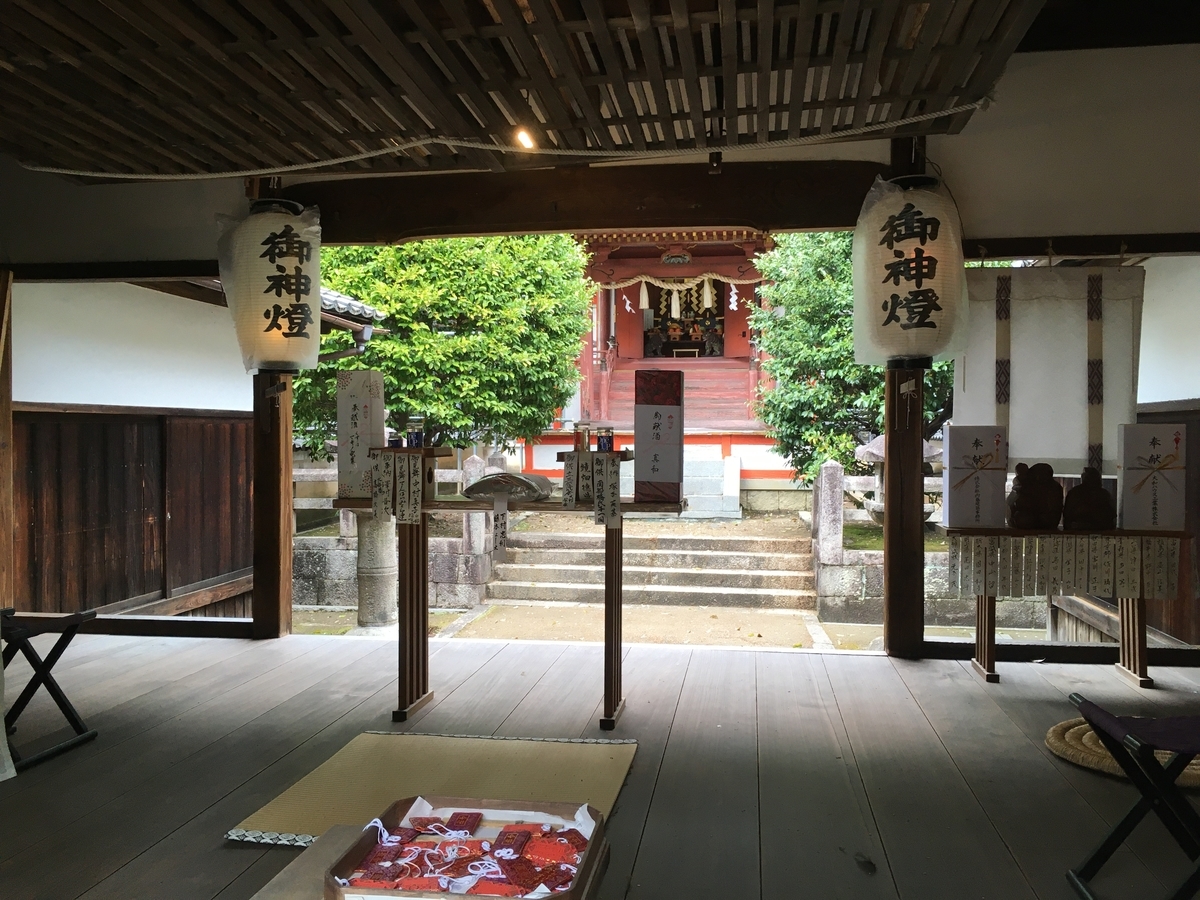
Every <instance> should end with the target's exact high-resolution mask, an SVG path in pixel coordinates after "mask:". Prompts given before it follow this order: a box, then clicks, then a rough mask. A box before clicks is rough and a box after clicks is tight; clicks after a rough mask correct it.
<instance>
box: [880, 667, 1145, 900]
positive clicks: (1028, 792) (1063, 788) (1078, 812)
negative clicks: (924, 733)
mask: <svg viewBox="0 0 1200 900" xmlns="http://www.w3.org/2000/svg"><path fill="white" fill-rule="evenodd" d="M893 665H894V667H895V668H896V670H897V671H898V672H899V673H900V677H901V678H903V679H904V682H905V685H906V686H907V687H908V689H909V691H910V692H911V693H912V695H913V697H914V699H915V700H916V701H917V703H918V704H919V705H920V707H921V709H922V711H923V712H924V714H925V717H926V718H927V719H928V720H929V722H930V723H931V724H932V725H933V728H934V730H935V731H936V732H937V735H938V737H939V738H940V739H941V742H942V745H943V746H944V747H945V748H946V751H947V752H948V753H949V754H950V757H951V759H952V760H953V761H954V764H955V766H956V767H957V768H958V771H959V773H960V774H961V775H962V777H963V778H964V779H965V780H966V782H967V785H968V786H969V788H970V790H971V792H972V793H973V794H974V795H975V799H976V800H978V801H979V804H980V805H981V806H982V807H983V810H984V812H985V813H986V814H987V817H988V819H989V820H991V823H992V825H993V826H994V827H995V829H996V831H997V832H998V833H999V835H1000V838H1001V839H1002V840H1003V841H1004V843H1005V845H1006V846H1007V847H1008V849H1009V851H1010V852H1011V853H1012V855H1013V857H1014V859H1015V860H1016V862H1017V865H1018V866H1020V868H1021V871H1022V872H1024V874H1025V877H1026V878H1027V879H1028V880H1029V883H1030V885H1031V886H1032V887H1033V889H1034V891H1035V892H1036V893H1037V895H1038V897H1041V898H1053V900H1071V898H1073V897H1074V896H1075V894H1074V892H1073V891H1072V890H1071V888H1070V886H1069V885H1068V884H1067V881H1066V878H1065V877H1064V873H1065V872H1066V870H1067V869H1068V868H1070V867H1071V866H1074V865H1078V864H1079V863H1080V862H1081V861H1082V860H1083V859H1084V858H1085V857H1086V856H1087V854H1088V853H1090V852H1091V851H1092V850H1093V849H1094V848H1095V845H1096V844H1097V837H1096V836H1097V835H1100V834H1103V833H1104V831H1105V829H1106V827H1107V825H1106V823H1105V821H1104V819H1102V818H1101V816H1100V815H1099V814H1098V813H1097V812H1096V811H1095V810H1094V809H1093V808H1092V807H1091V805H1089V804H1088V802H1087V801H1086V800H1085V799H1084V798H1083V796H1082V795H1080V793H1079V792H1078V791H1077V790H1076V789H1075V787H1074V786H1073V785H1072V783H1071V782H1070V781H1069V780H1068V779H1067V778H1066V777H1065V776H1064V775H1063V773H1062V772H1061V770H1060V769H1059V767H1058V766H1056V765H1054V764H1053V763H1052V762H1051V761H1050V760H1049V759H1047V758H1046V756H1045V755H1044V754H1043V753H1042V751H1041V748H1040V747H1039V745H1038V744H1035V743H1034V741H1033V740H1031V739H1030V737H1029V736H1027V735H1026V734H1025V733H1024V732H1023V731H1022V730H1021V729H1020V728H1018V727H1017V726H1016V724H1014V723H1013V721H1012V720H1011V719H1010V718H1009V717H1008V716H1007V715H1006V714H1005V713H1004V711H1003V710H1002V709H1001V708H1000V706H999V705H998V704H997V703H996V702H995V700H994V699H993V694H994V690H993V688H994V687H995V685H991V684H984V683H983V682H982V681H981V680H980V679H979V678H978V677H977V676H976V675H975V674H974V673H973V672H968V671H967V670H966V669H965V668H964V667H963V666H962V665H960V664H959V663H957V662H951V661H942V660H924V661H917V662H910V661H905V660H895V661H893ZM1097 884H1098V886H1099V887H1100V888H1101V889H1102V890H1103V891H1104V896H1106V897H1109V896H1111V897H1113V898H1129V900H1134V898H1139V897H1152V896H1154V895H1155V894H1156V893H1158V892H1159V891H1160V890H1161V886H1160V884H1159V882H1158V881H1157V880H1156V879H1155V878H1154V876H1153V875H1152V874H1151V873H1150V872H1149V870H1148V869H1147V868H1146V867H1145V865H1143V864H1142V862H1141V861H1140V860H1139V859H1138V858H1137V857H1136V856H1134V854H1133V853H1131V852H1130V851H1128V850H1122V851H1120V852H1119V853H1118V854H1117V855H1116V856H1115V857H1114V858H1113V860H1112V861H1111V862H1110V863H1109V865H1108V867H1107V868H1106V869H1105V871H1104V877H1103V879H1102V880H1100V881H1098V882H1097Z"/></svg>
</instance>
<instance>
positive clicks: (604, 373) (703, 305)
mask: <svg viewBox="0 0 1200 900" xmlns="http://www.w3.org/2000/svg"><path fill="white" fill-rule="evenodd" d="M575 237H576V239H577V240H578V241H579V242H580V243H581V244H582V245H583V246H584V249H585V250H586V251H587V252H588V255H589V258H590V260H591V263H590V266H589V268H588V276H589V277H590V278H591V279H592V281H593V282H595V283H596V285H597V286H598V287H599V290H598V291H597V293H596V297H595V300H594V302H593V304H592V328H591V331H590V332H589V333H588V334H587V335H585V336H584V339H583V347H582V349H581V351H580V354H579V371H580V374H581V376H582V377H581V383H580V389H579V395H578V397H577V399H576V401H575V402H574V403H573V404H572V405H571V406H570V407H568V408H567V409H565V410H563V413H562V420H563V424H564V425H565V426H566V427H565V428H564V429H563V431H562V433H551V434H548V435H546V436H545V437H544V438H543V439H542V440H541V441H540V442H539V443H538V444H537V445H533V446H529V447H527V448H526V459H525V466H524V468H525V470H526V471H536V472H541V473H542V474H546V475H550V476H553V475H560V474H561V464H558V463H556V462H555V458H554V454H555V453H556V452H557V451H558V450H561V449H562V445H563V444H565V443H569V441H570V436H569V431H570V428H571V424H572V423H574V422H586V423H589V424H590V425H591V426H592V427H593V428H595V427H604V426H607V427H611V428H612V429H613V431H614V436H615V440H616V443H617V446H618V447H621V446H629V445H630V444H631V443H632V441H633V382H634V373H635V372H637V371H638V370H639V369H678V370H682V371H683V373H684V423H685V439H684V442H685V454H684V464H685V473H684V474H685V479H684V480H685V484H684V492H685V494H688V495H691V496H690V497H689V500H690V503H689V507H690V508H691V509H692V510H693V512H695V513H696V514H697V515H700V514H702V513H703V514H715V515H737V514H738V512H739V511H740V503H741V501H742V499H743V498H744V496H745V492H746V491H748V490H749V491H753V490H755V489H758V490H764V489H765V490H768V491H776V490H787V489H789V488H790V487H791V481H790V480H791V477H792V471H791V469H790V468H789V467H788V465H787V463H786V461H785V460H784V459H783V457H781V456H780V455H779V454H778V453H777V452H776V451H775V449H774V442H773V441H772V440H771V438H770V437H768V435H767V432H766V426H764V425H763V423H762V422H760V421H759V420H758V419H757V418H756V416H755V401H756V398H757V396H758V392H759V390H760V387H762V386H765V383H764V382H765V378H766V376H765V375H764V374H763V373H762V368H761V359H760V354H759V350H758V348H757V346H756V342H755V340H754V333H753V330H752V328H751V327H750V314H751V311H752V310H753V309H755V308H756V307H757V306H758V304H759V296H758V286H759V284H760V283H761V282H762V275H761V274H760V273H759V271H758V269H757V268H756V267H755V263H754V260H755V257H756V256H757V255H758V254H759V253H762V252H764V251H766V250H769V249H771V247H772V241H771V237H770V235H769V234H767V233H765V232H761V231H754V230H751V229H736V228H732V229H721V230H714V231H629V232H583V233H579V234H576V235H575ZM718 475H720V476H721V477H722V478H723V479H724V498H723V501H722V502H721V503H719V504H718V503H717V502H716V501H715V500H714V499H713V497H711V496H710V497H707V498H706V497H702V496H698V495H697V494H696V491H689V484H688V482H689V481H692V482H693V483H694V484H695V485H700V484H702V483H709V484H711V481H712V479H714V478H716V477H717V476H718ZM702 479H703V482H702ZM734 482H736V486H735V484H734ZM710 489H711V488H710ZM714 496H715V495H714ZM734 498H736V499H734ZM718 506H720V508H719V509H718V508H717V507H718ZM735 506H737V507H738V510H735V509H734V507H735ZM704 507H709V508H708V509H704Z"/></svg>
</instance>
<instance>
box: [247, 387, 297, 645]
mask: <svg viewBox="0 0 1200 900" xmlns="http://www.w3.org/2000/svg"><path fill="white" fill-rule="evenodd" d="M291 630H292V376H291V375H288V374H282V373H279V372H266V373H259V374H258V375H255V376H254V636H255V637H256V638H273V637H282V636H283V635H285V634H290V633H291Z"/></svg>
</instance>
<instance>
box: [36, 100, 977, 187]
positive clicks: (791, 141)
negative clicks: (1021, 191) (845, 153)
mask: <svg viewBox="0 0 1200 900" xmlns="http://www.w3.org/2000/svg"><path fill="white" fill-rule="evenodd" d="M987 104H988V100H987V99H986V98H984V99H983V100H977V101H976V102H974V103H964V104H961V105H959V106H952V107H951V108H950V109H943V110H939V111H938V112H928V113H922V114H921V115H917V116H908V117H907V118H904V119H896V120H894V121H890V122H877V123H875V124H873V125H863V126H860V127H858V128H845V129H843V130H841V131H838V132H835V133H832V134H809V135H804V136H802V137H796V138H785V139H784V140H780V141H764V142H763V143H761V144H754V145H753V147H754V149H756V150H758V149H761V150H774V149H779V148H781V147H803V146H808V145H810V144H832V143H837V142H839V141H843V140H846V139H847V138H852V137H858V136H859V135H863V134H873V133H875V132H879V131H891V130H892V129H896V128H901V127H903V126H905V125H913V124H915V123H917V122H927V121H930V120H932V119H941V118H945V117H946V116H956V115H958V114H959V113H964V112H969V111H971V110H975V109H979V108H981V107H984V106H986V105H987ZM429 144H441V145H443V146H446V147H457V148H460V149H463V150H485V151H487V152H490V153H516V154H523V155H525V156H573V157H582V158H585V159H597V160H606V159H611V160H617V159H665V158H673V157H679V156H707V155H708V154H709V153H712V152H714V151H722V150H726V149H729V150H736V149H741V148H737V147H729V148H725V147H692V148H689V149H686V150H679V149H675V150H572V149H568V148H565V147H534V148H532V149H531V148H528V147H520V146H513V145H511V144H509V145H505V144H489V143H486V142H484V141H475V140H469V139H467V138H454V137H422V138H416V139H415V140H411V141H404V142H402V143H399V144H393V145H392V146H390V147H383V148H381V149H378V150H365V151H363V152H362V153H353V154H351V155H349V156H339V157H336V158H334V159H326V160H314V161H312V162H303V163H295V164H293V165H290V166H272V167H270V168H263V169H238V170H236V171H228V172H181V173H176V174H163V173H161V172H140V173H134V172H96V171H88V170H86V169H64V168H59V167H57V166H37V165H32V164H30V163H21V166H22V167H24V168H26V169H28V170H29V171H31V172H47V173H50V174H52V175H70V176H73V177H76V178H104V179H106V180H116V181H208V180H210V179H214V178H263V177H267V176H272V175H288V174H291V173H295V172H309V171H312V170H314V169H324V168H328V167H329V166H340V165H344V164H346V163H352V162H358V161H360V160H364V159H374V158H376V157H379V156H395V155H398V154H400V153H404V152H405V151H407V150H413V149H416V148H417V147H424V146H427V145H429Z"/></svg>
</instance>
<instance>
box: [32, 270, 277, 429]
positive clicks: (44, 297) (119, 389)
mask: <svg viewBox="0 0 1200 900" xmlns="http://www.w3.org/2000/svg"><path fill="white" fill-rule="evenodd" d="M12 328H13V399H14V400H15V401H18V402H27V403H79V404H100V405H106V406H152V407H171V408H177V409H233V410H249V409H252V408H253V393H252V388H251V385H252V380H251V377H250V376H249V375H247V374H246V370H245V368H244V367H243V366H242V358H241V354H240V352H239V351H238V344H237V336H236V335H235V333H234V329H233V320H232V319H231V318H230V315H229V310H227V309H225V308H224V307H222V306H213V305H211V304H208V303H201V302H199V301H197V300H187V299H185V298H183V297H175V296H172V295H170V294H164V293H161V292H160V291H152V290H149V289H147V288H140V287H135V286H133V285H130V284H21V283H18V284H16V285H14V286H13V321H12Z"/></svg>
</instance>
